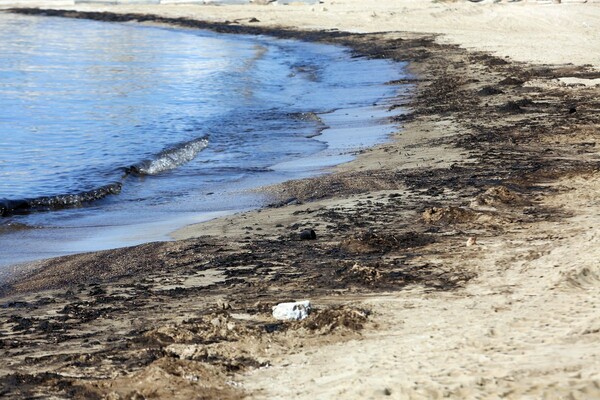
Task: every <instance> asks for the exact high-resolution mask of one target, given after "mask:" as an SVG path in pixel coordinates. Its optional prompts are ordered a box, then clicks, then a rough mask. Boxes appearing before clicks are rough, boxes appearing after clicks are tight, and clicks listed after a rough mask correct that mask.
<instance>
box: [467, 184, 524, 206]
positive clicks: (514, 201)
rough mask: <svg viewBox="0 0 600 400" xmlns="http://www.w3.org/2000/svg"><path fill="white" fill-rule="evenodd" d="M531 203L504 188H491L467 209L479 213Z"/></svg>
mask: <svg viewBox="0 0 600 400" xmlns="http://www.w3.org/2000/svg"><path fill="white" fill-rule="evenodd" d="M529 205H531V202H529V201H528V200H527V199H525V198H524V197H523V196H521V195H520V194H519V193H517V192H515V191H513V190H510V189H508V188H507V187H505V186H493V187H491V188H489V189H487V190H486V191H485V192H484V193H482V194H480V195H478V196H477V197H476V198H475V199H474V200H473V201H471V203H470V204H469V207H471V209H473V210H479V211H495V210H497V209H498V208H501V207H515V206H529Z"/></svg>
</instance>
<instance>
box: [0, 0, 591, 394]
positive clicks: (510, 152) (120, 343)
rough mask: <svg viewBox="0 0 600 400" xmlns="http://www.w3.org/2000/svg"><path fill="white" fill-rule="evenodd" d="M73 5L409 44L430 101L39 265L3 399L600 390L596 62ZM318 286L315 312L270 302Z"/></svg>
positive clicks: (10, 288) (398, 52) (10, 327)
mask: <svg viewBox="0 0 600 400" xmlns="http://www.w3.org/2000/svg"><path fill="white" fill-rule="evenodd" d="M32 12H33V11H32ZM35 12H37V11H35ZM47 13H50V12H49V11H48V12H47ZM57 13H58V12H57ZM60 14H62V15H64V16H68V17H76V18H94V19H102V20H127V21H131V20H135V21H138V22H139V21H145V22H152V23H157V22H158V23H170V24H179V25H183V26H189V27H201V28H210V29H215V30H218V31H222V32H236V33H253V34H258V33H260V34H270V35H274V36H279V37H295V38H302V39H307V40H313V41H322V42H327V43H339V44H343V45H346V46H350V47H351V48H353V49H354V50H355V51H356V53H357V54H358V55H363V56H370V57H377V58H379V57H386V58H392V59H396V60H402V61H406V60H410V66H409V67H410V72H411V74H412V78H411V79H410V80H409V81H410V83H411V84H412V85H414V97H413V98H412V100H411V102H410V104H409V111H410V112H409V113H408V114H407V115H404V116H401V117H398V121H397V122H398V123H399V125H401V128H402V129H401V130H400V131H399V132H398V134H397V135H396V136H395V138H394V139H395V140H394V141H393V142H391V143H387V144H383V145H380V146H377V147H375V148H372V149H369V150H366V151H364V152H363V153H362V154H360V155H359V157H358V158H357V160H355V161H353V162H351V163H349V164H345V165H342V166H340V167H337V168H336V169H335V171H333V173H332V174H329V175H325V176H322V177H317V178H311V179H305V180H299V181H291V182H287V183H284V184H281V185H278V186H275V187H270V188H265V190H266V191H268V192H269V193H271V194H272V196H273V204H272V206H270V207H266V208H264V209H262V210H257V211H252V212H247V213H243V214H239V215H235V216H231V217H226V218H222V219H218V220H215V221H211V222H209V223H204V224H199V225H194V226H190V227H188V228H185V229H184V230H181V231H179V232H177V233H176V234H175V235H176V237H177V238H178V239H179V240H178V241H174V242H165V243H149V244H145V245H141V246H137V247H131V248H125V249H118V250H109V251H103V252H97V253H90V254H83V255H75V256H68V257H62V258H58V259H52V260H46V261H42V262H39V263H36V264H34V265H32V266H31V268H30V271H29V272H28V273H26V275H25V276H22V277H19V279H18V280H15V281H13V282H12V283H10V284H8V285H6V286H5V287H3V298H2V308H0V312H1V313H2V317H3V318H2V325H1V326H0V348H1V349H2V353H3V356H2V362H1V363H0V375H1V377H0V382H1V385H0V388H1V389H0V390H1V392H0V393H1V394H2V396H4V397H6V398H15V399H17V398H23V397H31V396H41V397H42V398H48V397H53V396H54V397H55V398H56V397H57V398H110V399H119V398H121V399H141V398H173V399H177V398H181V399H190V398H221V399H223V398H225V399H226V398H240V397H244V396H246V397H248V398H256V399H262V398H264V399H273V398H298V399H304V398H307V399H308V398H313V399H314V398H350V399H354V398H355V399H364V398H384V397H388V398H389V397H391V398H403V399H405V398H441V397H450V398H475V397H480V398H495V397H506V398H524V397H529V398H560V397H567V396H571V397H573V398H597V397H599V396H600V375H598V372H597V371H599V370H600V368H599V367H600V350H599V346H598V342H599V341H600V336H599V332H600V319H599V317H598V312H597V309H598V307H599V306H600V296H598V292H599V291H600V267H599V266H598V264H597V260H598V256H599V254H597V253H598V252H600V250H599V249H600V246H598V243H597V242H598V240H599V239H598V237H600V235H599V232H598V228H597V227H598V226H600V225H599V224H598V222H599V221H598V219H599V217H598V215H599V213H598V212H597V211H598V203H597V197H598V192H599V191H600V180H599V179H598V172H597V171H598V167H599V157H598V148H597V144H596V136H597V133H598V129H599V126H600V125H599V123H600V113H599V112H598V111H599V110H600V101H599V100H598V99H599V98H600V86H598V85H595V83H594V82H595V81H594V80H596V79H599V78H600V72H598V70H596V69H594V68H593V66H581V65H552V64H546V65H540V64H533V63H525V62H522V61H515V60H514V59H512V58H505V57H504V56H494V55H491V54H489V53H485V52H481V51H475V50H472V49H465V48H462V47H459V46H456V45H452V44H447V43H444V41H443V40H442V41H440V40H437V39H436V36H435V35H431V34H421V33H415V32H388V33H345V32H342V31H328V30H317V31H303V30H294V29H289V28H281V27H273V26H267V27H265V26H257V25H252V24H250V23H248V24H245V25H244V24H240V23H236V24H221V23H218V24H215V23H213V22H210V23H201V22H196V21H194V20H190V19H185V20H182V19H178V20H174V19H165V17H160V18H159V17H155V16H148V15H146V16H142V15H131V14H126V15H123V14H108V13H102V14H97V13H94V14H89V13H83V12H74V11H71V12H66V13H63V12H60ZM557 51H558V50H557ZM399 102H400V100H399ZM401 102H402V106H403V107H404V106H405V99H404V98H403V99H401ZM399 104H400V103H399ZM392 107H393V106H392ZM304 229H313V230H314V231H315V232H316V235H317V237H316V240H301V239H300V235H299V234H300V232H301V231H302V230H304ZM302 299H310V300H311V301H312V303H313V304H314V306H315V308H316V311H315V312H314V313H312V315H311V316H310V317H309V318H307V319H306V320H304V321H301V322H289V323H283V322H278V321H276V320H274V319H272V317H271V315H270V310H271V306H273V305H274V304H277V303H279V302H283V301H289V300H302ZM332 360H335V362H332Z"/></svg>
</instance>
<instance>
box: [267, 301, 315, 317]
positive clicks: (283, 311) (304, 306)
mask: <svg viewBox="0 0 600 400" xmlns="http://www.w3.org/2000/svg"><path fill="white" fill-rule="evenodd" d="M310 310H311V305H310V301H308V300H304V301H296V302H293V303H280V304H277V305H276V306H273V318H275V319H278V320H282V321H301V320H303V319H304V318H306V317H308V314H309V313H310Z"/></svg>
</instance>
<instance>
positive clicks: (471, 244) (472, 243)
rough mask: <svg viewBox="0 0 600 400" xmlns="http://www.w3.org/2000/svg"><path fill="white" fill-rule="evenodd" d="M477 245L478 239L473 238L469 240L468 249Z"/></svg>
mask: <svg viewBox="0 0 600 400" xmlns="http://www.w3.org/2000/svg"><path fill="white" fill-rule="evenodd" d="M476 244H477V238H476V237H475V236H471V237H470V238H468V239H467V247H471V246H475V245H476Z"/></svg>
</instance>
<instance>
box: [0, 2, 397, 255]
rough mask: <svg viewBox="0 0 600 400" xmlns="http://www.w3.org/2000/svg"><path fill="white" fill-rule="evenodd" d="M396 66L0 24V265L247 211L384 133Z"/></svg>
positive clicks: (111, 27) (67, 26)
mask: <svg viewBox="0 0 600 400" xmlns="http://www.w3.org/2000/svg"><path fill="white" fill-rule="evenodd" d="M402 68H403V65H401V64H397V63H392V62H389V61H383V60H367V59H363V58H354V57H351V55H350V53H349V51H348V50H347V49H344V48H342V47H337V46H329V45H318V44H311V43H303V42H297V41H285V40H276V39H273V38H268V37H251V36H234V35H229V36H224V35H217V34H213V33H210V32H203V31H197V30H184V29H170V28H165V27H155V26H154V27H153V26H140V25H134V24H109V23H101V22H94V21H85V20H70V19H59V18H44V17H30V16H15V15H10V14H1V13H0V212H3V213H4V217H2V218H0V249H1V250H0V251H1V253H0V254H1V255H2V257H1V259H0V264H4V265H8V264H14V263H17V262H22V261H27V260H32V259H36V258H42V257H47V256H54V255H61V254H68V253H73V252H79V251H87V250H98V249H102V248H110V247H116V246H120V245H130V244H135V243H141V242H144V241H150V240H157V239H164V238H167V235H168V232H169V230H173V229H175V228H177V227H180V226H182V225H185V224H186V223H191V222H195V221H199V220H203V219H207V218H209V217H212V216H215V215H220V214H222V213H228V212H232V211H235V210H240V209H246V208H250V207H256V206H259V205H261V204H262V203H263V202H264V201H265V199H264V198H262V197H261V196H259V195H256V194H250V193H248V192H247V191H246V189H249V188H253V187H256V186H258V185H262V184H269V183H274V182H279V181H283V180H286V179H290V178H298V177H303V176H307V175H310V174H314V173H318V172H320V171H322V168H323V167H326V166H329V165H333V164H335V163H339V162H343V161H347V160H349V159H350V158H351V156H352V152H353V151H354V150H356V148H359V147H364V146H368V145H372V144H373V143H375V142H376V141H378V140H381V139H382V138H384V137H385V136H386V135H387V134H389V133H390V132H391V131H392V130H393V127H392V126H390V125H389V124H388V125H386V124H384V122H383V121H384V117H386V116H389V114H388V113H387V112H386V111H385V110H386V99H388V98H390V97H391V96H394V95H397V93H398V91H399V90H402V89H401V88H398V87H394V86H390V85H386V84H385V83H386V82H388V81H390V80H394V79H398V78H400V77H402V74H403V71H402ZM317 115H318V116H319V117H318V118H317ZM344 132H345V133H344ZM319 135H320V136H319ZM326 138H327V139H326ZM106 188H109V189H106ZM2 210H3V211H2Z"/></svg>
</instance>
